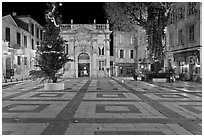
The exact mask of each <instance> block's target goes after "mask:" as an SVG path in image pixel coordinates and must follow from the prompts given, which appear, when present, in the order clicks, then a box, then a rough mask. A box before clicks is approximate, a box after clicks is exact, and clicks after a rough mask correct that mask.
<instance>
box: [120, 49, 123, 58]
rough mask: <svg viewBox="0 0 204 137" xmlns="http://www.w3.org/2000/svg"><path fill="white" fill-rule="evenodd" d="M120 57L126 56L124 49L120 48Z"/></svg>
mask: <svg viewBox="0 0 204 137" xmlns="http://www.w3.org/2000/svg"><path fill="white" fill-rule="evenodd" d="M120 58H124V50H122V49H121V50H120Z"/></svg>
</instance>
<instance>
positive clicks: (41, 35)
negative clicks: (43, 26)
mask: <svg viewBox="0 0 204 137" xmlns="http://www.w3.org/2000/svg"><path fill="white" fill-rule="evenodd" d="M42 37H43V31H42V30H40V39H41V40H42Z"/></svg>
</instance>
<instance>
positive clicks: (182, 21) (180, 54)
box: [165, 2, 202, 81]
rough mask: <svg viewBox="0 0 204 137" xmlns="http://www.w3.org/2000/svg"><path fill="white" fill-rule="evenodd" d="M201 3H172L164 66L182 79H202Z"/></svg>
mask: <svg viewBox="0 0 204 137" xmlns="http://www.w3.org/2000/svg"><path fill="white" fill-rule="evenodd" d="M200 19H201V3H198V2H179V3H174V4H173V5H172V12H171V16H170V20H169V25H168V26H167V31H166V61H165V66H166V68H169V67H173V68H174V69H175V73H176V76H177V77H179V76H180V78H181V77H183V78H184V80H192V81H195V80H198V81H199V80H200V79H202V72H201V70H202V69H201V66H202V58H201V51H202V50H201V48H202V45H201V39H200V36H201V20H200Z"/></svg>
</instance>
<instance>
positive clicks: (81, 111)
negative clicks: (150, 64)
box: [2, 78, 202, 135]
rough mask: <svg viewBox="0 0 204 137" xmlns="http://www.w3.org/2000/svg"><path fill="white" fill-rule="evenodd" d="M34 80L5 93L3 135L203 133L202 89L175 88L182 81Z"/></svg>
mask: <svg viewBox="0 0 204 137" xmlns="http://www.w3.org/2000/svg"><path fill="white" fill-rule="evenodd" d="M124 79H125V78H124ZM32 82H33V81H32ZM32 82H30V83H29V82H27V83H24V84H19V85H15V86H13V87H12V86H11V87H9V88H8V90H7V89H4V90H3V91H2V134H3V135H64V134H65V135H201V134H202V92H201V91H202V90H200V92H198V90H196V91H195V92H188V91H184V90H181V88H180V89H179V90H178V89H176V88H174V87H179V86H180V85H181V87H182V88H185V86H183V85H182V83H181V82H180V83H178V84H177V83H174V84H172V83H170V84H169V83H162V84H161V83H160V84H161V85H159V84H155V83H152V84H150V83H146V82H142V81H133V80H127V79H125V80H123V78H100V79H96V78H78V79H74V78H70V79H65V80H64V83H65V90H61V91H44V90H43V87H42V85H40V84H39V85H38V84H36V83H37V82H35V83H32ZM184 85H185V83H184ZM189 85H190V88H191V90H192V89H194V88H193V86H194V85H193V84H189ZM195 85H196V84H195ZM33 87H34V88H33ZM198 88H199V86H197V87H196V89H198Z"/></svg>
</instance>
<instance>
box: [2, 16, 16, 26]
mask: <svg viewBox="0 0 204 137" xmlns="http://www.w3.org/2000/svg"><path fill="white" fill-rule="evenodd" d="M7 16H8V17H11V19H12V20H13V21H14V23H15V24H16V26H17V27H19V26H18V24H17V23H16V21H15V20H14V19H13V17H12V16H11V14H8V15H6V16H3V17H2V19H3V18H6V17H7Z"/></svg>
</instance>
